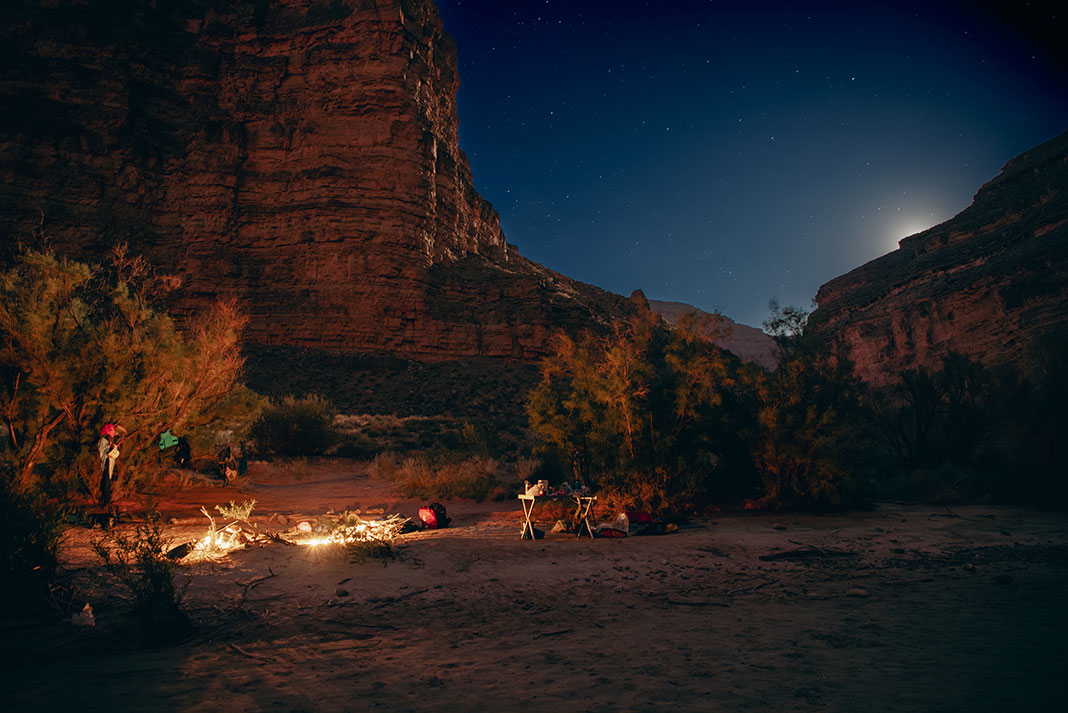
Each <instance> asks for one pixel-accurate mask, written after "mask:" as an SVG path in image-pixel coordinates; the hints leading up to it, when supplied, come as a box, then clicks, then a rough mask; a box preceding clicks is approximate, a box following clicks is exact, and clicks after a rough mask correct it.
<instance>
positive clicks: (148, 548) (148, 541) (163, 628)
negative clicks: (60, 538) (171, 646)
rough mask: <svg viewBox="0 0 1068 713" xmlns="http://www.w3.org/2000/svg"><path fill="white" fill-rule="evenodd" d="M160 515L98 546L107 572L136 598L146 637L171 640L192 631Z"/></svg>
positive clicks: (116, 533) (135, 610)
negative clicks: (168, 554) (176, 579)
mask: <svg viewBox="0 0 1068 713" xmlns="http://www.w3.org/2000/svg"><path fill="white" fill-rule="evenodd" d="M158 519H159V515H158V513H156V514H155V516H154V517H153V518H152V519H151V521H150V522H149V523H147V524H144V525H139V526H138V527H137V529H136V530H135V531H134V532H133V533H132V534H129V535H123V534H121V533H118V532H114V533H111V534H110V535H109V536H108V537H107V538H105V539H102V540H99V541H97V542H95V543H94V545H93V549H94V550H95V551H96V553H97V555H98V556H99V557H100V559H101V561H102V562H103V564H104V567H105V569H106V570H107V571H108V572H109V573H110V574H111V575H112V576H114V577H115V578H116V579H117V580H118V581H119V583H120V584H122V586H124V587H125V588H126V589H127V590H128V591H129V592H130V594H131V595H132V597H133V605H132V607H133V614H134V617H135V618H136V620H137V623H138V624H139V625H140V627H141V630H142V631H143V633H144V634H145V635H147V636H148V637H149V638H152V639H171V638H174V637H177V636H181V635H184V634H186V633H187V632H188V631H189V630H190V629H191V628H192V624H191V623H190V620H189V617H188V615H187V614H186V613H185V611H184V610H183V609H182V606H181V605H182V593H183V590H182V589H181V588H179V587H178V585H177V584H176V583H175V581H174V575H175V573H176V571H177V568H178V565H177V563H176V562H175V561H174V560H171V559H170V558H168V557H167V550H168V549H169V547H168V545H169V543H168V541H167V539H166V538H165V537H164V535H163V529H162V528H161V527H160V524H159V521H158Z"/></svg>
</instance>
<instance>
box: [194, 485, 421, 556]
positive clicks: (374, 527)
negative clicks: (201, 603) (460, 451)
mask: <svg viewBox="0 0 1068 713" xmlns="http://www.w3.org/2000/svg"><path fill="white" fill-rule="evenodd" d="M255 505H256V501H255V500H250V501H247V502H245V503H242V504H241V505H235V504H234V502H233V501H231V502H230V505H229V506H226V505H216V506H215V509H216V510H218V511H219V514H220V515H221V516H222V519H223V521H229V522H227V524H225V525H223V526H221V527H220V525H219V522H217V521H216V518H215V517H214V516H213V515H212V514H211V513H210V512H208V510H207V509H206V508H204V507H201V508H200V512H202V513H204V517H206V518H208V523H209V525H208V531H207V532H206V533H204V536H203V537H201V538H200V539H198V540H196V542H194V543H192V545H191V546H190V548H189V553H188V554H187V555H186V556H185V557H184V559H185V560H186V561H188V562H200V561H206V560H217V559H220V558H222V557H224V556H226V555H227V554H229V553H230V552H232V551H233V550H236V549H240V548H242V547H245V546H247V545H249V544H267V543H269V542H282V543H284V544H287V545H306V546H310V547H321V546H325V545H351V544H355V543H359V542H391V541H392V540H394V539H396V537H397V536H398V535H400V534H401V532H402V529H403V528H404V525H405V524H406V523H407V522H408V518H406V517H402V516H401V515H388V516H386V517H382V518H379V519H374V520H371V519H366V518H364V517H361V516H360V513H359V512H349V511H346V512H342V513H340V514H337V515H333V514H329V515H324V516H323V517H321V518H319V519H318V520H316V521H315V523H314V524H313V523H312V522H309V521H303V522H300V523H298V524H297V525H296V526H295V527H294V528H292V529H291V530H286V531H285V532H282V533H272V532H266V531H263V530H260V529H259V527H258V525H256V524H254V523H250V522H249V516H250V515H251V514H252V509H253V507H255Z"/></svg>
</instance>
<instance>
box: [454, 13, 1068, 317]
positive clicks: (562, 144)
mask: <svg viewBox="0 0 1068 713" xmlns="http://www.w3.org/2000/svg"><path fill="white" fill-rule="evenodd" d="M438 7H439V9H440V11H441V15H442V18H443V20H444V23H445V28H446V30H447V31H448V32H449V33H450V34H452V36H453V37H454V38H455V39H456V43H457V47H458V53H459V72H460V81H461V88H460V94H459V113H460V145H461V148H463V149H464V151H465V152H466V153H467V155H468V158H469V159H470V161H471V167H472V170H473V172H474V177H475V185H476V186H477V188H478V189H479V191H480V192H481V193H482V195H483V196H484V197H485V198H487V199H488V200H490V201H491V202H492V203H493V204H494V206H495V207H496V209H497V211H498V212H499V213H500V215H501V223H502V226H503V228H504V231H505V234H506V236H507V237H508V240H509V242H512V243H515V244H516V245H518V247H519V250H520V253H522V254H523V255H526V256H527V257H529V258H531V259H533V260H536V261H537V262H540V263H542V264H544V265H546V266H548V267H550V268H552V269H555V270H558V271H560V272H563V273H564V274H566V275H569V276H571V277H574V278H577V279H579V280H583V281H585V282H590V283H592V284H595V285H598V286H601V287H604V288H606V289H609V290H612V291H614V292H618V293H621V294H624V295H627V294H630V292H631V291H632V290H634V289H636V288H641V289H643V290H644V291H645V293H646V295H647V296H648V297H649V298H651V299H662V300H676V301H681V302H688V303H690V304H693V305H696V306H697V307H700V308H702V309H705V310H708V311H712V310H719V311H720V312H722V313H723V314H725V315H727V316H729V317H731V318H733V319H735V320H737V321H739V322H743V323H746V324H752V325H759V324H760V323H761V322H762V321H763V320H764V319H766V318H767V315H768V310H767V305H768V300H769V299H771V298H772V297H775V298H778V299H779V301H780V302H782V303H783V304H792V305H799V306H803V307H806V308H808V307H810V306H811V301H812V299H813V297H814V296H815V294H816V290H817V288H818V287H819V286H820V285H821V284H822V283H824V282H826V281H827V280H829V279H831V278H833V277H835V276H837V275H840V274H842V273H844V272H847V271H849V270H850V269H852V268H854V267H856V266H858V265H861V264H863V263H865V262H867V261H868V260H871V259H872V258H875V257H878V256H880V255H883V254H885V253H887V252H889V251H890V250H892V249H894V248H896V246H897V241H898V240H899V239H900V238H902V237H904V236H906V235H909V234H912V233H915V232H918V231H920V230H922V229H924V228H927V227H930V226H932V225H935V224H937V223H940V222H942V221H944V220H946V219H948V218H950V217H952V216H953V215H955V214H956V213H958V212H960V211H961V210H963V209H964V208H965V207H967V206H968V204H969V203H971V200H972V196H973V195H974V194H975V191H976V190H977V189H978V188H979V186H981V185H982V184H983V183H985V182H986V181H987V180H989V179H990V178H992V177H993V176H995V175H996V174H997V173H998V171H999V170H1000V169H1001V167H1002V166H1003V165H1004V163H1005V162H1006V161H1007V160H1008V159H1010V158H1012V157H1013V156H1015V155H1017V154H1019V153H1020V152H1022V151H1024V150H1026V149H1029V148H1031V147H1033V146H1035V145H1037V144H1039V143H1041V142H1043V141H1045V140H1047V139H1050V138H1053V137H1054V136H1056V135H1057V134H1059V133H1061V132H1062V131H1064V130H1065V129H1068V62H1066V60H1065V51H1066V50H1065V49H1064V45H1066V44H1068V41H1066V40H1065V39H1064V38H1065V37H1068V23H1066V22H1065V19H1064V16H1068V11H1057V10H1056V9H1054V8H1055V5H1054V4H1051V3H1024V2H1018V3H993V2H972V3H962V2H939V1H937V0H931V1H929V2H842V3H832V2H821V3H805V2H771V3H761V2H738V3H734V2H708V1H707V0H706V1H705V2H700V1H698V0H661V1H660V2H628V1H625V0H622V1H614V2H604V1H602V0H529V1H524V0H508V1H506V2H505V1H503V0H438Z"/></svg>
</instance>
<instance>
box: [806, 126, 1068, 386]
mask: <svg viewBox="0 0 1068 713" xmlns="http://www.w3.org/2000/svg"><path fill="white" fill-rule="evenodd" d="M816 303H817V309H816V311H815V312H813V314H812V315H811V317H810V320H809V324H810V325H812V327H814V328H815V329H816V330H818V331H819V332H820V333H822V334H824V335H827V336H829V337H834V338H837V339H840V340H841V341H842V343H844V345H845V346H846V347H847V348H848V352H849V355H850V357H851V359H852V360H853V361H854V363H855V365H856V371H857V373H858V374H859V375H860V376H861V377H862V378H863V379H865V380H866V381H868V382H869V383H871V384H873V385H875V386H881V385H884V384H886V383H888V382H890V381H892V380H893V379H894V378H895V377H896V374H898V373H899V372H901V371H903V370H905V369H912V368H937V367H938V365H939V363H940V362H941V360H942V358H943V357H944V356H945V355H946V354H948V353H949V352H950V351H956V352H960V353H962V354H964V355H966V356H968V357H970V358H972V359H974V360H976V361H978V362H980V363H983V364H986V365H989V366H996V365H1001V364H1023V363H1024V362H1026V360H1027V356H1028V353H1029V350H1030V349H1031V348H1032V346H1034V345H1035V344H1036V343H1038V342H1040V341H1042V340H1045V339H1047V338H1050V337H1054V336H1060V335H1064V334H1065V333H1066V332H1068V133H1065V134H1062V135H1060V136H1058V137H1057V138H1055V139H1052V140H1051V141H1048V142H1046V143H1044V144H1042V145H1040V146H1038V147H1036V148H1034V149H1032V150H1030V151H1027V152H1026V153H1024V154H1021V155H1020V156H1018V157H1016V158H1014V159H1012V160H1011V161H1009V162H1008V163H1007V164H1006V165H1005V167H1004V169H1003V170H1002V171H1001V174H1000V175H998V176H997V177H996V178H994V179H993V180H991V181H990V182H989V183H987V184H986V185H984V186H983V187H982V188H980V189H979V191H978V192H977V193H976V195H975V199H974V201H973V203H972V205H971V206H969V207H968V208H966V209H965V210H964V211H962V212H961V213H960V214H958V215H957V216H956V217H954V218H952V219H950V220H948V221H946V222H945V223H942V224H941V225H937V226H935V227H933V228H930V229H929V230H925V231H923V232H922V233H918V234H916V235H913V236H910V237H908V238H905V239H904V240H902V241H901V242H900V244H899V248H898V249H897V250H895V251H893V252H891V253H889V254H888V255H885V256H883V257H881V258H878V259H876V260H872V261H871V262H869V263H867V264H866V265H863V266H861V267H858V268H857V269H855V270H853V271H851V272H849V273H847V274H845V275H842V276H841V277H837V278H835V279H834V280H831V281H830V282H828V283H827V284H825V285H823V286H822V287H820V289H819V292H818V293H817V295H816Z"/></svg>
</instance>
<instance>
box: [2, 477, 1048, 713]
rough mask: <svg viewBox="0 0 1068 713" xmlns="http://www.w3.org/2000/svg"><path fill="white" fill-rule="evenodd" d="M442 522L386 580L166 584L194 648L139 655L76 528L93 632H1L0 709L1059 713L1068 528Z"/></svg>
mask: <svg viewBox="0 0 1068 713" xmlns="http://www.w3.org/2000/svg"><path fill="white" fill-rule="evenodd" d="M163 495H166V497H163V498H162V500H161V502H160V505H159V506H160V507H161V509H162V510H163V512H164V514H165V517H167V518H168V519H169V518H172V517H173V518H175V519H176V521H177V524H174V525H170V526H169V528H168V534H169V535H170V536H171V537H173V538H174V540H175V541H176V542H181V541H184V540H186V539H189V538H190V537H195V536H197V535H199V534H201V533H202V532H203V529H204V523H205V522H206V520H204V518H203V517H202V516H200V515H199V514H198V513H197V509H198V507H199V506H200V505H201V504H203V505H207V506H208V507H209V508H210V507H211V506H213V505H216V504H220V503H225V502H227V501H229V500H231V499H236V500H239V501H240V500H243V499H245V498H248V497H256V498H257V499H258V501H259V504H258V506H257V512H258V513H260V514H262V515H264V516H266V515H268V514H270V513H274V512H279V513H288V514H290V515H293V516H295V517H294V519H296V518H299V517H300V516H301V515H307V516H314V515H319V514H322V513H323V512H325V511H326V510H328V509H334V510H340V509H344V508H354V507H361V508H364V509H366V508H373V507H384V508H386V510H387V512H393V511H399V512H401V513H403V514H405V515H414V514H415V511H416V508H417V507H418V504H419V503H417V502H415V501H412V500H402V499H398V498H396V497H394V496H393V494H392V492H391V489H390V486H389V484H388V483H384V482H381V481H377V480H374V479H372V478H369V477H367V476H366V474H365V473H364V471H363V470H362V468H361V466H359V465H353V464H348V463H341V464H338V463H319V464H312V465H295V466H289V467H286V468H278V467H270V466H265V465H257V466H256V467H254V468H253V469H252V470H251V471H250V478H249V481H248V482H246V483H245V484H244V485H243V486H242V487H241V488H240V489H239V490H238V489H234V488H220V487H211V486H209V485H205V484H199V485H193V486H189V487H186V488H185V489H183V490H180V491H176V492H174V493H171V494H166V493H165V492H161V493H158V494H157V496H163ZM446 504H447V505H448V507H449V511H450V514H451V515H453V516H454V518H455V519H454V522H453V526H452V527H451V528H449V529H447V530H440V531H435V532H423V533H417V534H412V535H406V536H403V537H402V538H401V539H399V540H398V541H397V542H396V543H395V550H396V554H397V559H396V560H395V561H391V562H388V563H387V564H385V565H384V564H383V563H382V562H380V561H376V560H371V561H366V562H363V563H357V562H352V561H350V557H349V556H348V554H347V553H346V552H345V551H344V550H342V549H340V548H325V549H324V548H309V547H287V546H283V545H278V544H273V545H268V546H265V547H253V548H249V549H245V550H240V551H237V552H234V553H233V554H232V555H230V556H229V557H227V558H226V559H224V560H222V561H220V562H217V563H201V564H197V565H194V566H188V567H183V569H182V573H181V575H180V577H181V578H182V579H183V580H184V579H186V578H188V580H189V585H188V589H187V591H186V598H185V604H186V606H187V608H188V609H189V611H190V614H191V616H192V617H193V619H194V621H195V623H196V625H197V630H196V633H195V634H194V635H193V636H192V637H191V638H188V639H187V640H185V641H183V642H181V643H179V644H173V645H169V646H165V647H146V646H144V645H143V644H138V643H137V639H136V636H135V634H134V633H133V632H131V630H130V627H129V623H128V617H127V616H126V606H127V604H126V602H125V601H123V600H122V599H121V598H120V597H119V596H118V595H119V594H120V593H121V591H120V590H118V589H116V588H115V587H114V586H107V583H106V581H105V580H104V579H102V578H101V577H100V575H99V573H98V571H97V563H96V561H95V558H94V556H93V555H92V554H91V549H90V543H91V542H92V540H93V539H94V538H98V537H100V532H99V531H96V532H93V531H89V530H85V529H75V530H71V531H70V532H69V533H68V536H67V539H66V543H65V546H64V549H63V558H64V562H65V564H66V566H67V567H68V568H69V569H68V572H69V573H68V574H67V581H68V583H70V584H74V585H77V586H78V588H79V589H78V593H79V597H80V598H81V599H85V600H88V601H90V602H91V603H92V606H93V608H94V609H95V612H96V617H97V625H96V626H95V627H93V628H82V627H74V626H72V625H71V624H70V623H68V622H65V621H62V622H58V623H57V622H47V623H46V622H40V621H36V620H34V621H24V622H16V623H9V624H7V625H5V628H4V630H3V634H4V636H3V640H4V643H3V649H2V651H3V662H2V663H3V666H2V669H3V672H2V674H0V684H2V688H3V690H4V691H5V695H4V698H5V700H6V703H5V705H4V707H5V709H6V710H11V711H30V710H41V711H52V710H63V709H68V708H72V709H74V710H80V711H93V710H109V711H115V710H131V711H133V710H136V711H178V710H181V711H217V710H234V711H320V710H321V711H364V710H379V709H381V710H389V711H424V710H425V711H434V710H453V711H456V710H459V711H512V710H518V711H557V710H578V711H605V712H615V711H645V710H649V711H659V710H664V711H691V710H693V711H749V710H752V711H875V710H878V711H910V712H911V711H1042V710H1063V709H1064V708H1063V701H1064V697H1065V692H1064V674H1065V672H1066V671H1068V666H1066V663H1068V654H1066V650H1068V616H1066V615H1068V516H1066V515H1064V514H1056V513H1045V512H1034V511H1024V510H1018V509H1006V508H992V507H961V508H953V509H952V510H951V511H950V510H947V509H945V508H934V507H921V506H907V505H896V504H882V505H880V506H879V507H878V508H877V509H875V510H874V511H871V512H860V513H853V514H849V515H845V516H842V515H834V516H813V515H780V516H772V515H728V516H722V517H714V518H709V519H704V520H700V521H697V522H695V523H694V524H695V525H696V527H693V528H690V529H684V530H681V531H680V532H678V533H676V534H672V535H665V536H662V537H630V538H626V539H618V540H590V539H578V538H575V537H573V536H570V535H566V536H560V537H555V538H547V539H545V540H540V541H536V542H531V541H523V540H520V539H519V537H518V531H519V506H518V503H515V504H513V503H510V502H507V503H484V504H477V503H468V502H447V503H446ZM599 515H600V516H601V519H609V517H608V516H609V515H611V514H610V513H599ZM260 522H261V526H262V527H271V526H272V525H271V524H269V523H267V522H266V520H261V521H260ZM547 524H551V523H547ZM790 552H794V553H795V554H793V555H788V556H781V555H783V554H784V553H790ZM775 555H780V557H779V558H775V557H774V556H775ZM769 556H771V557H772V559H761V557H769ZM272 572H273V574H274V575H275V576H269V575H270V574H271V573H272ZM999 575H1001V577H1000V580H1002V581H1000V582H999V581H998V580H999ZM263 577H268V578H267V579H264V580H263V581H262V582H260V583H259V584H257V585H256V586H254V587H250V588H249V587H246V585H247V584H248V583H249V582H252V581H253V580H256V579H259V578H263ZM1006 580H1009V581H1006ZM339 587H340V588H342V589H343V590H344V591H343V592H339V591H338V588H339ZM857 589H860V590H862V591H854V592H853V596H850V595H848V594H847V592H850V590H857ZM856 595H861V596H856ZM863 595H866V596H863ZM243 597H244V599H243ZM79 602H80V600H79Z"/></svg>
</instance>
